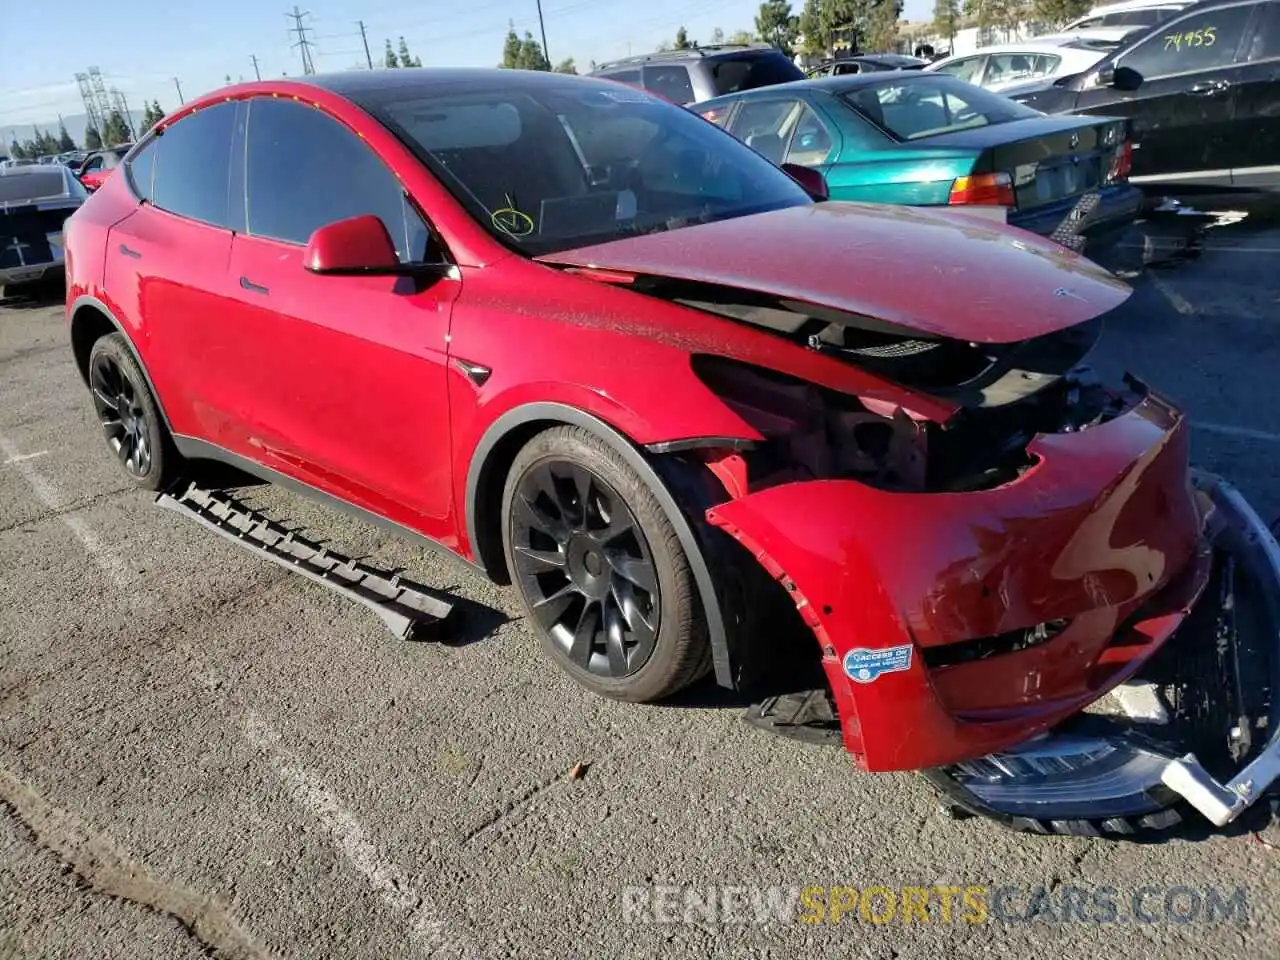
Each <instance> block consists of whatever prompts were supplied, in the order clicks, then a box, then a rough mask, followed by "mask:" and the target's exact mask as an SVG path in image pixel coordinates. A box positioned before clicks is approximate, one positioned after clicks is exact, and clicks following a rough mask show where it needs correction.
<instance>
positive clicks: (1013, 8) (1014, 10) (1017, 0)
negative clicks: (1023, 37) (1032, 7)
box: [964, 0, 1027, 35]
mask: <svg viewBox="0 0 1280 960" xmlns="http://www.w3.org/2000/svg"><path fill="white" fill-rule="evenodd" d="M964 12H965V15H966V16H969V17H973V19H974V20H975V21H977V24H978V27H979V29H982V30H988V29H990V30H999V31H1001V32H1002V33H1004V34H1006V35H1007V34H1009V32H1010V31H1012V30H1013V29H1014V28H1015V27H1016V26H1017V25H1018V24H1019V23H1020V22H1021V21H1022V20H1023V19H1025V18H1026V16H1027V7H1026V3H1025V2H1024V0H965V3H964Z"/></svg>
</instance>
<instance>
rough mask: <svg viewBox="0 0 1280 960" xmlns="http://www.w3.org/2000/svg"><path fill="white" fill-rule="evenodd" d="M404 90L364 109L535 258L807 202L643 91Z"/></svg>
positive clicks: (707, 127) (560, 86) (772, 172)
mask: <svg viewBox="0 0 1280 960" xmlns="http://www.w3.org/2000/svg"><path fill="white" fill-rule="evenodd" d="M404 96H406V94H405V93H403V92H399V91H395V90H390V91H386V92H384V93H382V94H381V95H380V98H379V100H377V101H376V102H371V101H365V102H364V103H362V106H364V107H365V109H366V110H369V111H370V112H372V113H374V115H375V116H377V117H378V118H379V119H380V120H381V121H382V122H383V123H384V124H386V125H387V126H388V127H389V128H390V129H391V130H392V131H393V132H395V133H396V134H397V135H398V136H399V137H400V138H401V139H402V140H404V141H405V142H406V143H409V144H410V145H411V146H412V147H414V148H415V152H417V153H418V155H419V156H420V157H421V158H422V159H423V161H424V162H425V163H426V164H427V166H428V167H429V168H430V169H431V170H432V172H433V173H435V174H436V176H437V177H438V178H439V179H440V180H441V181H442V182H443V183H444V184H445V186H446V187H447V188H448V189H450V190H451V191H452V192H453V193H454V195H455V196H456V197H457V198H458V199H459V201H460V202H461V203H462V204H463V205H464V206H465V207H466V208H467V209H468V210H469V211H470V212H471V214H472V216H474V217H475V218H476V219H477V221H479V222H480V223H481V224H482V225H483V226H485V227H487V228H488V229H489V230H490V232H491V233H492V234H493V235H494V236H496V237H498V238H499V239H501V240H503V241H504V242H507V243H510V244H511V245H513V246H515V247H517V248H518V249H520V250H522V251H523V252H525V253H527V254H529V255H532V256H537V255H540V254H544V253H551V252H554V251H558V250H568V249H571V248H573V247H578V246H584V245H587V244H590V243H603V242H605V241H608V240H612V239H617V238H619V237H624V236H631V235H635V234H639V233H651V232H654V231H658V230H671V229H677V228H679V227H682V226H686V225H689V224H694V223H705V222H707V221H710V220H720V219H728V218H732V217H738V216H744V215H746V214H750V213H757V212H760V211H763V210H772V209H777V208H779V207H783V206H799V205H805V204H808V203H811V202H812V201H811V200H810V198H809V197H808V196H807V195H806V194H805V193H804V191H803V190H802V189H800V187H799V186H798V185H797V184H796V183H795V182H794V181H793V180H792V179H791V178H790V177H788V176H787V175H786V174H785V173H782V171H780V170H778V169H777V168H776V167H774V166H772V165H771V164H769V163H768V162H767V161H766V160H764V159H762V158H761V157H759V156H758V155H757V154H755V153H754V152H752V151H751V150H748V149H747V148H746V147H744V146H743V145H742V144H740V143H738V142H737V141H736V140H734V138H733V137H730V136H726V135H725V133H724V132H723V131H721V130H717V129H716V128H715V127H714V126H713V125H712V124H709V123H706V122H704V121H703V120H702V118H700V117H698V116H696V115H695V114H693V113H691V112H690V111H688V110H685V109H683V108H681V107H676V106H673V105H672V104H670V103H667V102H665V101H663V100H660V99H658V98H656V97H653V96H651V95H650V94H648V93H645V92H644V91H641V90H634V89H630V88H626V87H621V86H617V85H614V84H603V83H600V84H597V83H593V82H586V81H583V80H574V79H570V78H565V79H564V80H563V81H562V82H557V81H554V80H550V79H547V80H544V81H542V82H540V83H539V84H537V85H536V86H533V85H530V87H529V88H528V89H526V90H512V89H511V87H510V85H505V84H502V85H500V84H497V83H495V84H493V85H492V86H487V87H484V88H481V87H479V85H477V88H476V89H473V90H471V91H468V92H466V93H457V94H447V93H443V94H437V95H434V96H431V97H425V98H424V97H420V96H418V97H413V98H411V99H399V97H404Z"/></svg>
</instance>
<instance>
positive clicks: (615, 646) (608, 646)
mask: <svg viewBox="0 0 1280 960" xmlns="http://www.w3.org/2000/svg"><path fill="white" fill-rule="evenodd" d="M624 627H625V624H624V621H623V618H622V611H621V610H619V609H618V607H617V604H613V603H606V604H605V613H604V649H605V653H607V654H608V656H609V672H610V673H612V674H613V675H614V676H615V677H621V676H623V675H625V674H626V672H627V645H626V641H625V639H624Z"/></svg>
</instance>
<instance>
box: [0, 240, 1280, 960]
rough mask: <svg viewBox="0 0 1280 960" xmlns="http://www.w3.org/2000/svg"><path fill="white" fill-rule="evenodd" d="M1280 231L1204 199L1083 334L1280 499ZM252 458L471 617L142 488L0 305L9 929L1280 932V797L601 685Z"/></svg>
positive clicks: (458, 952) (837, 950) (36, 942)
mask: <svg viewBox="0 0 1280 960" xmlns="http://www.w3.org/2000/svg"><path fill="white" fill-rule="evenodd" d="M1135 243H1138V244H1140V243H1141V238H1136V239H1135ZM1278 267H1280V227H1277V226H1274V225H1271V226H1268V225H1266V224H1262V225H1256V226H1255V225H1254V224H1253V223H1251V222H1250V221H1245V222H1244V223H1239V224H1235V225H1232V226H1224V227H1221V228H1218V229H1215V230H1214V231H1212V232H1211V235H1210V236H1209V239H1208V240H1207V248H1206V250H1205V251H1204V253H1203V254H1202V255H1201V256H1200V257H1199V258H1197V259H1193V260H1189V261H1187V262H1183V263H1180V264H1177V265H1174V266H1169V267H1167V268H1165V269H1159V270H1155V269H1151V270H1147V271H1146V272H1144V273H1143V274H1142V275H1141V276H1139V277H1138V278H1137V279H1136V280H1135V281H1134V284H1135V293H1134V295H1133V297H1132V298H1131V299H1130V301H1129V302H1128V303H1127V304H1126V305H1125V306H1124V307H1123V308H1121V310H1119V311H1118V312H1117V313H1116V315H1115V316H1114V317H1113V318H1112V320H1111V321H1110V323H1109V326H1108V329H1107V332H1106V333H1105V335H1104V338H1103V341H1102V343H1101V344H1100V347H1099V349H1098V353H1097V356H1096V358H1095V359H1096V360H1097V362H1098V365H1099V366H1100V367H1101V368H1102V369H1103V370H1104V371H1106V372H1107V373H1109V374H1111V375H1113V376H1114V375H1118V374H1119V373H1121V372H1123V371H1125V370H1128V371H1131V372H1133V373H1134V374H1136V375H1138V376H1140V377H1142V378H1144V379H1146V380H1147V381H1148V382H1150V383H1151V384H1153V385H1155V386H1156V387H1157V388H1159V389H1160V390H1162V391H1163V392H1165V393H1167V394H1168V395H1170V396H1172V397H1173V398H1174V399H1176V400H1177V401H1178V402H1180V403H1181V404H1182V405H1183V406H1184V407H1185V408H1186V409H1187V410H1188V411H1189V413H1190V416H1191V417H1192V419H1193V422H1194V424H1195V427H1194V435H1193V436H1194V440H1193V443H1194V454H1195V457H1196V459H1197V461H1198V462H1199V463H1201V464H1203V465H1204V466H1206V467H1208V468H1209V469H1212V470H1216V471H1218V472H1221V473H1223V474H1225V475H1227V476H1228V477H1229V478H1231V479H1233V480H1234V481H1236V482H1237V483H1238V484H1239V485H1240V486H1241V487H1242V489H1243V490H1244V492H1245V493H1246V494H1247V495H1248V496H1249V497H1250V498H1251V499H1252V500H1253V502H1254V503H1255V504H1256V505H1258V506H1259V508H1260V510H1261V512H1262V513H1263V514H1264V516H1268V517H1269V516H1273V515H1277V514H1280V381H1278V380H1277V378H1276V376H1275V372H1276V370H1277V369H1278V368H1280V269H1277V268H1278ZM241 493H242V494H243V495H244V496H245V497H246V498H247V500H248V501H249V502H250V503H251V504H252V505H253V506H255V507H257V508H259V509H262V510H265V511H267V512H268V513H269V514H270V515H271V516H273V517H275V518H278V519H287V520H289V521H292V522H294V523H297V524H300V525H302V526H304V527H306V528H307V529H308V530H309V531H311V532H312V533H314V534H319V535H321V536H323V537H324V538H326V539H328V540H329V541H330V542H331V543H332V544H333V545H334V547H335V548H337V549H340V550H342V551H343V552H346V553H350V554H356V555H367V556H368V557H369V559H370V560H371V561H373V562H376V563H378V564H380V565H384V566H388V567H403V568H404V569H405V571H406V573H407V575H408V576H411V577H413V578H414V579H417V580H419V581H421V582H424V583H427V584H430V585H432V586H434V587H438V588H441V589H447V590H450V591H452V592H454V593H455V594H457V595H459V596H461V597H463V598H466V599H467V600H468V601H471V602H472V604H473V607H471V608H470V615H469V616H468V618H467V620H466V625H465V628H464V629H463V630H462V631H461V632H460V634H459V635H458V637H457V640H458V642H457V643H454V644H450V645H442V644H433V643H414V642H404V641H400V640H397V639H396V638H395V637H393V636H392V635H391V634H390V633H389V632H388V631H387V630H386V628H385V627H384V626H383V625H382V623H381V621H379V620H378V619H377V618H376V617H375V616H373V615H372V614H371V613H370V612H368V611H367V610H365V609H364V608H363V607H361V606H359V605H357V604H353V603H351V602H349V601H347V600H344V599H342V598H341V597H339V596H337V595H334V594H332V593H330V592H328V591H326V590H324V589H323V588H321V587H319V586H316V585H314V584H312V583H310V582H307V581H305V580H303V579H301V578H300V577H297V576H294V575H292V574H290V573H288V572H287V571H284V570H282V569H280V568H279V567H276V566H274V565H272V564H269V563H266V562H263V561H261V560H259V559H256V558H255V557H253V556H250V555H249V554H247V553H246V552H245V551H243V550H239V549H237V548H236V547H235V546H234V545H231V544H229V543H227V542H225V541H224V540H222V539H220V538H217V537H215V536H213V535H212V534H210V533H208V532H205V531H203V530H202V529H200V528H199V527H198V526H197V525H195V524H194V523H192V522H190V521H189V520H187V519H184V518H182V517H180V516H176V515H174V514H173V513H170V512H168V511H164V510H161V509H159V508H157V507H156V506H155V505H154V503H153V502H152V498H151V497H150V496H149V495H146V494H143V493H139V492H136V491H134V490H132V489H130V488H129V486H128V485H127V483H125V482H124V481H123V480H122V478H121V476H120V475H119V474H118V473H117V467H116V464H115V463H114V462H113V460H112V458H111V457H110V456H109V455H108V453H107V451H106V450H105V448H104V445H103V443H102V441H101V437H100V434H99V430H98V428H97V426H96V423H95V421H94V418H93V413H92V410H91V406H90V403H89V398H88V395H87V392H86V391H85V390H84V388H83V386H82V384H81V383H80V380H79V378H78V375H77V373H76V371H75V369H74V366H73V363H72V359H71V355H70V351H69V349H68V347H67V342H66V332H65V326H64V319H63V313H62V308H61V305H60V304H58V303H56V302H50V301H40V300H30V301H27V300H18V301H6V302H5V303H3V304H0V957H8V956H18V957H42V958H44V957H50V958H53V957H76V958H80V957H121V958H124V957H128V958H135V957H136V958H141V957H157V958H161V957H163V958H185V957H199V956H207V955H210V954H212V955H214V956H224V957H243V958H265V957H279V958H295V957H296V958H303V957H344V958H345V957H352V958H364V957H369V958H385V957H392V956H395V957H418V956H440V957H453V956H458V957H462V956H467V957H478V958H488V957H508V956H510V957H526V956H545V957H554V958H568V957H585V956H600V957H610V958H622V957H651V956H662V957H671V958H682V957H698V958H702V957H708V956H717V957H719V956H724V957H779V958H783V957H786V958H790V957H800V956H815V957H827V956H831V957H837V956H838V957H883V958H890V957H895V958H896V957H900V958H908V957H928V958H931V960H936V958H938V957H960V956H988V957H1019V958H1021V957H1026V956H1058V957H1063V958H1075V957H1101V956H1105V957H1107V958H1108V960H1112V958H1116V960H1118V958H1129V957H1133V958H1145V957H1153V956H1170V957H1172V956H1177V957H1184V956H1185V957H1201V956H1203V957H1210V956H1212V957H1215V958H1223V957H1228V958H1229V957H1245V956H1248V957H1257V958H1262V957H1271V956H1275V955H1276V947H1275V944H1276V943H1277V942H1280V910H1278V909H1277V906H1276V896H1275V894H1276V892H1277V890H1278V889H1280V887H1278V886H1277V881H1276V868H1277V866H1278V865H1280V859H1278V858H1280V830H1277V828H1276V827H1275V826H1274V825H1271V824H1268V823H1266V822H1265V820H1255V821H1252V822H1251V824H1250V829H1242V830H1237V831H1235V832H1234V834H1233V835H1229V836H1223V835H1212V834H1210V835H1205V834H1203V833H1202V832H1200V831H1195V830H1192V831H1183V832H1181V833H1178V834H1175V835H1173V836H1172V837H1169V838H1164V839H1162V840H1161V842H1155V843H1141V844H1139V843H1132V842H1114V841H1101V840H1091V839H1080V838H1065V837H1029V836H1023V835H1018V834H1013V833H1010V832H1007V831H1005V830H1003V829H1001V828H999V827H997V826H995V825H994V824H991V823H988V822H986V821H984V820H977V819H968V820H954V819H951V818H950V817H949V816H947V815H946V814H945V813H944V812H943V811H942V809H941V808H940V806H939V803H938V801H937V798H936V797H935V796H934V794H933V793H932V791H931V790H930V789H929V788H928V787H927V785H926V784H925V783H924V782H923V781H921V780H920V779H919V778H917V777H914V776H911V775H890V776H885V775H876V776H872V775H865V774H859V773H857V772H856V771H855V770H854V769H853V768H852V766H851V763H850V761H849V759H848V757H847V756H846V755H845V754H844V753H843V751H841V750H839V749H832V748H822V747H813V746H804V745H800V744H797V743H794V742H791V741H788V740H783V739H780V738H777V737H773V736H770V735H768V734H764V733H761V732H758V731H755V730H754V729H752V728H750V727H748V726H747V725H746V724H745V723H743V721H742V719H741V710H740V707H739V706H737V705H734V704H731V703H725V702H724V701H723V700H721V699H719V698H718V697H717V695H716V693H715V691H714V690H713V689H711V688H710V687H706V688H703V689H701V690H697V691H694V692H693V693H692V694H691V695H690V696H688V697H686V698H685V699H684V700H683V701H682V703H681V704H680V705H671V706H636V705H628V704H619V703H612V702H608V701H604V700H600V699H598V698H596V697H594V696H592V695H590V694H588V693H586V692H584V691H583V690H581V689H579V688H578V687H577V686H575V685H574V684H573V683H572V682H571V681H569V680H568V679H566V678H565V677H564V676H563V675H561V674H560V672H559V671H557V670H556V669H555V668H554V667H553V666H552V665H551V664H550V663H549V662H547V661H546V660H544V658H543V657H542V656H541V654H540V652H539V648H538V645H537V642H536V640H535V639H534V637H533V635H532V634H531V633H530V631H529V630H528V629H527V627H526V626H525V625H524V624H523V623H522V621H521V619H520V616H519V614H518V610H517V606H516V604H515V602H514V598H513V596H512V595H511V594H510V593H509V592H507V591H504V590H501V589H498V588H495V587H493V586H492V585H489V584H487V583H485V582H483V581H481V580H480V579H478V578H477V577H476V576H475V575H473V574H470V573H468V572H466V571H465V570H464V568H461V567H459V566H455V565H453V564H451V563H449V562H447V561H444V560H439V559H436V558H434V557H432V556H429V555H426V554H424V553H423V552H422V551H420V550H419V549H417V548H415V547H414V546H413V545H412V544H408V543H405V542H402V541H398V540H394V539H390V538H389V536H388V535H387V534H386V533H384V532H383V531H381V530H379V529H377V528H373V527H370V526H367V525H364V524H362V523H359V522H357V521H353V520H351V519H349V518H347V517H345V516H344V515H341V514H337V513H334V512H331V511H329V510H326V509H323V508H320V507H317V506H314V505H312V504H311V503H309V502H306V501H303V500H300V499H298V498H296V497H294V496H292V495H290V494H288V493H286V492H284V491H282V490H279V489H274V488H270V487H264V486H258V487H250V488H246V489H244V490H242V491H241ZM801 639H802V642H803V638H801ZM579 765H581V766H579ZM575 767H577V770H574V768H575ZM584 770H585V773H584ZM575 773H576V774H578V775H576V776H575V775H574V774H575ZM907 887H914V888H919V890H918V892H916V893H909V892H908V891H906V890H905V889H904V888H907ZM875 888H882V889H878V890H877V889H875ZM864 894H865V896H864ZM920 896H923V897H924V898H925V899H924V900H923V901H921V902H923V903H926V904H927V909H926V910H925V911H924V912H923V913H920V914H916V913H915V911H909V910H904V909H903V906H902V905H903V902H904V900H906V899H907V898H909V897H920ZM944 902H945V904H946V907H947V909H946V910H945V911H944V910H943V904H944ZM1108 902H1109V903H1111V909H1107V908H1106V906H1105V905H1106V904H1107V903H1108ZM891 908H892V909H891ZM809 921H813V922H809Z"/></svg>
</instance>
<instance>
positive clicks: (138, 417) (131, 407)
mask: <svg viewBox="0 0 1280 960" xmlns="http://www.w3.org/2000/svg"><path fill="white" fill-rule="evenodd" d="M89 388H90V389H91V390H92V391H93V406H94V409H95V410H96V411H97V414H98V422H99V423H100V424H102V432H103V433H104V434H105V435H106V438H107V444H108V445H109V446H110V447H111V449H112V451H113V452H114V453H115V455H116V456H117V457H119V458H120V463H121V464H123V465H124V468H125V470H127V471H128V472H129V474H130V475H132V476H133V477H135V478H137V479H142V478H145V477H146V476H147V475H148V474H149V473H150V471H151V460H152V455H153V448H152V439H151V438H152V432H153V431H152V424H151V422H150V418H149V417H148V415H147V410H146V408H145V407H144V403H143V396H144V394H143V391H144V390H145V389H146V387H145V386H144V385H141V384H135V383H134V382H133V381H132V380H131V379H130V377H129V375H128V374H127V373H126V372H125V371H124V370H123V369H122V368H121V366H120V364H119V363H118V362H117V359H116V357H115V356H113V355H112V354H111V353H110V352H107V351H103V352H101V353H97V354H96V355H95V356H94V357H93V359H92V360H91V362H90V365H89Z"/></svg>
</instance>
